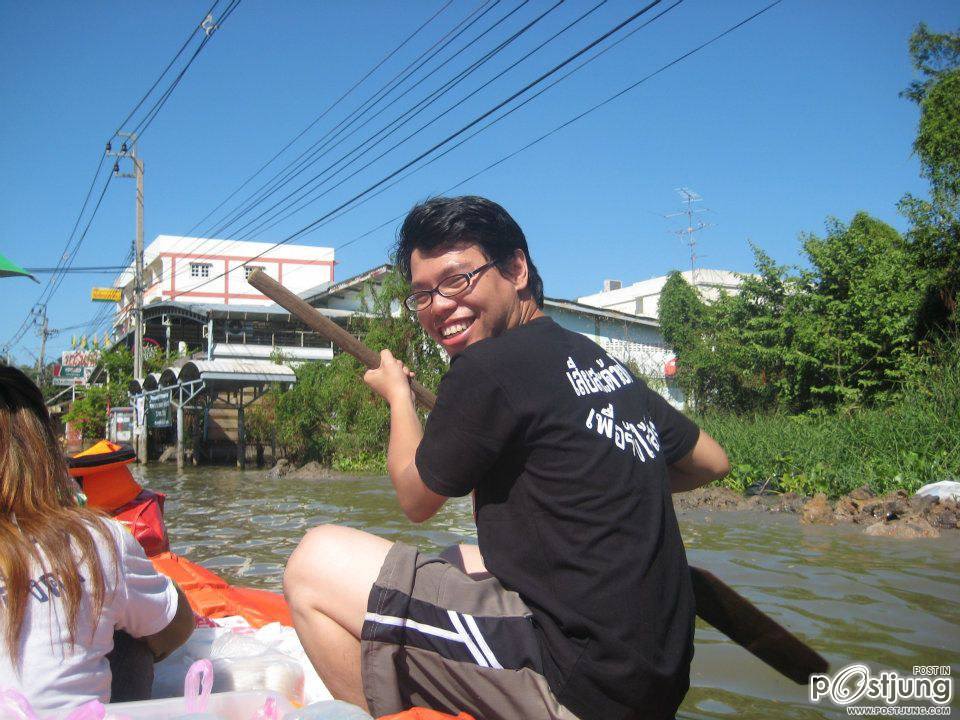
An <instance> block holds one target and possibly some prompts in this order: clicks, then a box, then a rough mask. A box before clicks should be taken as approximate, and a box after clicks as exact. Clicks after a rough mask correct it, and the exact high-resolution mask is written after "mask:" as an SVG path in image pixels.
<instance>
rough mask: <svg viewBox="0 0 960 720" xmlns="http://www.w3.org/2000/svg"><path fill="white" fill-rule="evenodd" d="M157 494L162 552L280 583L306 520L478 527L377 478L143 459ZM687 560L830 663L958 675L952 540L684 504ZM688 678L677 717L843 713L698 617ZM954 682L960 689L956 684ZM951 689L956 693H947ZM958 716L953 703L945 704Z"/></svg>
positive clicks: (451, 539)
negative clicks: (167, 545)
mask: <svg viewBox="0 0 960 720" xmlns="http://www.w3.org/2000/svg"><path fill="white" fill-rule="evenodd" d="M140 472H142V482H143V484H144V485H146V486H147V487H150V488H153V489H155V490H159V491H162V492H165V493H167V509H166V519H167V527H168V530H169V533H170V540H171V546H172V550H173V551H174V552H176V553H179V554H181V555H185V556H187V557H189V558H190V559H191V560H194V561H195V562H199V563H201V564H202V565H204V566H206V567H208V568H210V569H211V570H214V571H215V572H217V573H219V574H220V575H222V576H223V577H224V578H225V579H227V580H228V581H230V582H232V583H236V584H238V585H245V586H249V587H260V588H266V589H271V590H279V589H280V583H281V577H282V573H283V565H284V562H285V561H286V559H287V557H288V556H289V555H290V553H291V552H292V551H293V549H294V547H295V546H296V544H297V542H298V541H299V539H300V537H301V536H302V535H303V533H304V531H306V530H307V529H308V528H310V527H312V526H314V525H317V524H321V523H339V524H344V525H350V526H353V527H357V528H362V529H364V530H366V531H368V532H372V533H376V534H377V535H381V536H383V537H387V538H389V539H393V540H403V541H404V542H408V543H413V544H417V545H419V546H420V547H421V548H422V549H425V550H437V549H439V548H442V547H445V546H447V545H451V544H453V543H456V542H459V541H462V540H465V539H470V538H472V537H475V530H474V527H473V523H472V520H471V515H470V504H469V501H468V500H467V499H460V500H454V501H451V502H448V503H447V504H446V505H445V506H444V508H443V509H442V510H441V511H440V513H438V514H437V516H436V517H434V518H433V519H431V520H430V521H429V522H427V523H424V524H422V525H419V526H416V525H412V524H411V523H409V522H408V521H407V520H406V519H405V518H404V517H403V515H402V513H401V512H400V510H399V508H398V507H397V504H396V500H395V497H394V494H393V488H392V487H391V485H390V482H389V480H387V479H386V478H344V479H338V480H328V481H318V482H303V481H293V480H265V479H264V478H263V471H257V470H248V471H246V472H239V471H236V470H232V469H224V468H199V469H189V470H187V471H186V472H184V473H183V474H181V475H178V474H177V472H176V470H175V469H171V468H169V467H159V466H151V467H147V468H142V469H141V470H140ZM680 519H681V524H682V527H683V535H684V540H685V542H686V545H687V550H688V554H689V556H690V561H691V563H692V564H696V565H699V566H701V567H703V568H706V569H708V570H710V571H712V572H713V573H715V574H716V575H717V576H719V577H720V578H722V579H723V580H724V581H725V582H727V583H729V584H730V585H732V586H733V587H734V588H736V589H737V590H738V591H739V592H741V593H742V594H744V595H746V596H747V597H748V598H750V599H751V600H752V601H753V602H755V603H756V604H757V605H759V606H760V607H761V608H762V609H763V610H764V611H766V612H767V613H769V614H770V615H771V616H773V617H774V618H775V619H776V620H778V621H779V622H781V623H783V624H785V625H786V626H787V627H788V628H790V629H791V630H792V631H793V632H795V633H796V634H798V635H799V636H801V637H802V638H804V639H805V640H807V641H808V642H810V643H811V644H812V645H813V646H814V647H815V648H816V649H817V650H818V651H820V652H821V653H822V654H823V655H825V656H826V657H827V658H828V660H829V661H830V663H831V666H832V667H833V668H834V669H839V668H840V667H842V666H844V665H847V664H849V663H852V662H865V663H866V664H867V665H869V666H870V667H871V668H872V669H875V670H881V669H892V670H897V671H898V672H900V673H905V674H910V673H911V671H912V668H913V666H914V665H951V664H952V665H953V675H954V683H956V675H957V674H958V673H960V574H958V572H957V569H958V567H960V564H958V551H960V538H957V537H956V536H955V535H954V536H951V537H946V538H941V539H939V540H914V541H898V540H891V539H886V538H872V537H867V536H865V535H863V534H862V533H861V532H860V531H859V530H857V529H856V528H853V527H810V526H803V525H800V524H798V522H797V520H796V518H794V517H785V516H780V515H774V514H768V513H711V514H704V513H688V514H684V515H681V518H680ZM691 682H692V687H691V690H690V693H689V694H688V696H687V699H686V700H685V702H684V704H683V706H682V707H681V711H680V714H679V716H678V717H680V718H683V719H685V720H693V719H695V718H727V717H731V716H737V717H740V718H797V719H801V718H802V719H806V718H821V717H830V718H841V717H847V714H846V712H845V710H844V709H843V708H837V707H833V708H829V707H827V706H821V705H813V704H811V703H810V702H809V701H808V699H807V695H806V689H805V688H801V687H800V686H797V685H794V684H793V683H791V682H790V681H789V680H786V679H784V678H782V677H780V676H779V675H778V674H777V673H775V672H774V671H773V670H771V669H769V668H768V667H766V666H765V665H764V664H762V663H761V662H760V661H759V660H756V659H755V658H754V657H753V656H752V655H750V654H748V653H747V652H746V651H744V650H742V649H741V648H739V647H738V646H736V645H734V644H733V643H731V642H730V641H729V640H727V639H726V638H724V636H722V635H721V634H720V633H718V632H717V631H715V630H713V629H712V628H711V627H709V626H707V625H703V624H698V628H697V649H696V659H695V661H694V666H693V672H692V678H691ZM958 694H960V688H958V689H957V691H956V692H955V696H956V695H958ZM957 702H958V699H957V698H956V697H955V698H954V704H956V703H957ZM954 716H955V717H960V710H958V709H957V708H955V709H954Z"/></svg>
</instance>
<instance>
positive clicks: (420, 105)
mask: <svg viewBox="0 0 960 720" xmlns="http://www.w3.org/2000/svg"><path fill="white" fill-rule="evenodd" d="M605 2H606V0H601V2H599V3H597V4H596V5H594V6H593V7H592V8H590V9H588V10H587V11H586V12H584V13H582V14H581V15H580V16H579V17H577V18H576V19H574V20H573V21H571V22H570V23H568V24H567V25H566V26H565V27H563V28H562V29H561V30H559V31H557V32H555V33H554V34H553V35H551V36H550V37H549V38H547V39H546V40H545V41H543V42H541V43H540V44H539V45H537V46H536V47H535V48H533V49H532V50H530V51H528V52H527V53H525V54H524V55H523V56H522V57H521V58H520V59H519V60H516V61H514V62H513V63H512V64H510V65H509V66H508V67H506V68H505V69H504V70H502V71H500V72H499V73H497V74H496V75H495V76H494V77H493V78H491V79H490V80H487V81H486V82H485V83H483V84H482V85H481V86H480V87H478V88H476V89H475V90H474V91H472V92H471V93H469V94H468V95H466V96H464V97H463V98H461V99H460V100H459V101H457V102H456V103H454V104H453V105H451V106H450V107H448V108H447V109H446V110H445V111H444V112H443V113H441V114H440V115H439V116H436V117H435V118H434V119H433V120H431V121H430V122H428V123H426V124H424V125H422V126H421V127H420V128H418V129H417V130H416V131H415V132H414V133H412V134H410V135H408V136H407V137H406V138H404V140H402V141H400V142H399V143H396V144H394V145H393V146H392V147H391V148H390V149H389V150H387V151H386V152H384V153H381V155H380V156H378V157H377V158H376V159H375V160H374V161H371V162H368V163H367V164H366V165H364V166H363V167H362V168H360V170H358V171H356V172H354V173H352V174H351V175H350V176H349V177H348V178H346V179H344V180H343V181H341V182H340V183H338V184H337V185H335V186H334V187H333V188H330V189H329V190H327V191H325V192H323V193H321V194H320V195H319V196H317V197H314V198H312V199H310V200H308V201H307V202H306V203H303V204H302V205H300V207H298V208H295V209H294V210H292V211H290V212H287V213H286V214H285V215H284V216H283V217H280V218H279V219H276V218H277V217H278V215H280V214H281V213H283V212H284V211H285V210H286V209H287V208H289V207H291V205H292V204H295V203H297V202H298V201H299V200H300V199H301V198H302V197H303V196H301V198H293V200H292V202H290V201H289V198H291V197H292V196H293V195H294V194H295V193H296V192H298V191H300V190H302V189H303V188H304V187H306V185H307V184H309V183H310V182H312V181H313V180H316V179H317V178H318V177H320V175H322V174H323V173H324V172H326V170H325V171H322V172H321V173H320V174H319V175H317V176H315V177H314V178H312V179H311V181H308V183H305V184H304V185H301V186H300V188H298V190H295V191H294V192H293V193H291V194H290V195H288V196H287V199H281V200H280V201H278V202H277V203H275V204H274V205H273V206H271V207H270V208H268V209H267V210H266V211H264V212H262V213H260V215H258V216H257V217H256V218H254V219H253V220H252V221H250V222H248V223H247V224H246V225H244V226H243V227H242V228H240V231H243V230H245V229H247V228H249V226H250V224H251V222H254V221H256V220H257V219H259V218H261V217H263V215H264V214H266V213H268V212H270V211H271V210H273V209H275V208H277V207H279V206H280V205H281V204H283V203H285V202H290V204H288V205H287V208H282V209H280V210H279V211H277V212H275V213H274V214H273V216H272V217H271V218H268V219H267V220H265V221H264V222H262V223H261V224H260V225H259V226H258V227H257V228H254V229H253V230H251V231H250V232H248V233H247V234H246V235H245V236H243V237H241V238H239V239H240V240H244V239H250V238H251V237H253V236H254V235H255V234H256V233H257V232H260V231H263V230H265V229H269V228H270V227H274V226H275V225H277V224H278V223H279V222H282V221H283V220H285V219H286V218H288V217H290V216H292V215H293V214H296V212H299V211H300V210H301V209H302V208H304V207H306V206H307V205H309V204H311V203H312V202H315V201H316V200H317V199H319V198H320V197H323V196H324V195H326V194H328V193H329V192H330V191H332V190H333V189H335V188H336V187H339V186H341V185H343V184H344V182H346V181H347V180H349V179H350V178H352V177H354V176H355V175H356V174H357V173H358V172H360V171H362V170H363V169H365V168H366V167H369V166H370V165H371V164H372V163H373V162H376V160H379V159H381V158H382V157H383V156H384V155H386V154H387V153H389V152H390V151H392V150H393V149H396V148H397V147H399V146H400V145H401V144H402V143H403V142H406V141H407V140H409V139H410V138H412V137H413V136H414V135H416V134H417V133H419V132H421V131H422V130H424V129H425V128H426V127H428V126H429V125H430V124H432V123H433V122H436V121H437V120H438V119H439V118H440V117H442V116H443V115H445V114H446V113H448V112H450V111H451V110H452V109H454V108H455V107H457V106H458V105H461V104H462V103H463V102H465V101H466V100H467V99H468V98H470V97H472V96H474V95H476V94H477V93H478V92H480V91H481V90H483V89H484V88H486V87H487V86H489V85H490V84H491V83H492V82H494V81H495V80H497V79H499V78H500V77H502V76H503V75H504V74H506V73H507V72H508V71H509V70H511V69H513V68H515V67H516V66H517V65H519V64H520V63H521V62H523V61H524V60H526V59H527V58H529V57H530V56H531V55H533V54H534V53H536V52H538V51H539V50H541V49H542V48H543V47H545V46H546V45H548V44H549V43H551V42H552V41H553V40H555V39H556V38H557V37H559V36H560V35H562V34H563V33H565V32H566V31H568V30H569V29H571V28H572V27H574V26H575V25H576V24H578V23H579V22H581V21H582V20H584V19H585V18H586V17H587V16H589V15H590V14H592V13H593V12H595V11H596V10H597V9H598V8H600V7H601V6H602V5H603V4H605ZM524 4H525V3H521V4H520V5H518V6H517V7H516V8H514V10H512V11H511V12H510V13H508V14H507V15H505V16H503V17H502V18H500V20H498V21H497V22H495V23H494V24H493V25H492V26H490V27H489V28H487V30H485V31H484V32H483V33H481V34H480V35H479V36H477V37H476V38H474V39H473V40H471V41H470V42H469V43H468V46H469V45H471V44H473V43H475V42H476V40H478V39H479V38H481V37H483V36H484V35H486V34H487V33H489V32H490V30H492V29H493V28H494V27H496V26H497V25H498V24H500V23H502V22H503V21H504V20H505V19H506V18H507V17H509V16H510V15H512V14H513V13H515V12H516V11H517V10H519V9H520V8H521V7H522V6H523V5H524ZM560 4H561V3H560V2H558V3H556V4H554V5H553V6H552V7H550V8H549V9H547V10H546V11H544V12H542V13H540V15H538V16H537V17H535V18H534V19H533V20H531V21H530V22H528V23H527V24H526V25H524V26H523V27H522V28H521V29H519V30H517V31H515V32H514V33H513V34H512V35H510V36H509V37H508V38H507V39H505V40H503V41H501V42H500V43H499V44H498V45H497V46H495V47H494V48H493V49H492V50H490V51H488V52H487V53H485V54H484V55H483V56H482V57H481V58H480V59H479V60H477V61H475V62H474V63H472V64H471V65H469V66H468V67H467V68H465V69H464V70H461V71H460V72H459V73H458V74H457V75H456V76H455V77H454V78H452V79H451V80H448V81H447V83H445V84H444V85H442V86H441V87H440V88H438V89H436V90H434V91H433V92H432V93H431V94H430V95H427V96H426V97H425V98H423V99H422V100H420V101H418V102H417V103H415V104H414V105H413V106H412V108H411V109H410V110H408V111H406V113H404V114H402V115H401V116H399V118H396V119H395V120H394V121H393V122H392V123H390V124H388V125H387V126H385V127H384V128H382V129H381V130H380V131H378V133H375V134H374V135H372V136H370V137H369V138H368V139H367V140H366V141H364V143H361V144H360V145H358V146H356V147H355V148H354V149H353V150H351V151H350V152H348V153H347V154H345V155H344V156H342V157H341V158H340V159H339V160H338V161H336V162H340V161H342V160H343V159H344V158H347V157H348V156H349V155H350V154H351V153H352V152H354V151H356V150H357V149H358V148H362V147H363V145H364V144H365V143H367V142H369V141H370V140H372V139H375V138H376V137H377V135H378V134H380V133H382V132H383V131H384V130H386V129H388V128H389V127H390V125H391V124H394V123H396V122H397V120H400V119H402V118H403V117H404V116H405V115H409V113H410V112H411V110H414V111H415V112H414V113H413V115H410V116H409V117H408V119H407V120H404V121H403V123H401V125H400V126H402V125H403V124H405V123H406V122H407V121H408V120H409V119H412V118H413V117H415V116H416V115H417V114H419V113H420V112H422V111H423V110H425V109H426V108H427V107H429V105H430V104H432V102H433V101H435V100H436V99H439V97H442V95H443V94H445V92H446V91H447V90H448V89H452V88H453V87H454V86H456V84H458V83H459V81H460V80H462V79H464V78H466V77H467V76H469V74H471V73H472V72H473V71H474V70H476V69H477V68H479V67H480V66H482V64H483V63H485V62H486V61H487V60H489V59H490V58H492V57H494V56H495V55H496V54H497V53H499V52H500V51H502V50H503V49H504V48H505V47H507V46H508V45H509V44H510V43H512V42H513V41H514V40H516V39H517V38H518V37H520V36H521V35H522V34H524V33H525V32H527V31H528V30H530V28H532V27H533V26H534V25H535V24H536V23H537V22H539V21H540V20H542V19H543V18H544V17H545V16H546V15H547V14H549V13H550V12H552V11H554V10H555V9H556V8H557V7H558V6H559V5H560ZM460 52H462V49H461V51H458V53H457V54H459V53H460ZM454 57H455V56H454ZM448 61H449V59H448ZM448 61H445V62H444V64H446V62H448ZM421 82H422V80H421ZM418 84H419V83H418ZM409 89H410V88H408V91H409ZM431 98H432V99H431ZM395 100H396V99H395ZM428 100H429V102H426V101H428ZM391 104H392V103H391ZM381 112H382V110H381ZM378 114H379V113H378ZM364 124H366V123H364ZM400 126H398V128H399V127H400ZM398 128H395V130H396V129H398ZM395 130H393V131H391V132H390V133H388V134H387V135H386V136H385V137H383V138H381V141H382V140H383V139H386V137H389V135H390V134H392V133H393V132H395ZM379 142H380V141H378V142H376V143H374V145H372V146H371V147H370V148H368V149H367V150H365V151H364V152H363V153H361V155H359V156H357V157H355V158H353V160H350V162H348V163H347V165H344V166H343V167H341V168H339V169H338V170H336V171H335V172H334V174H333V175H332V176H331V177H328V178H327V180H329V179H331V178H332V177H333V176H335V175H336V173H338V172H340V171H342V170H343V169H345V168H346V167H348V166H349V164H350V163H352V162H354V161H355V160H357V159H359V157H362V155H363V154H365V153H366V152H367V151H369V150H370V149H372V148H373V147H376V145H377V144H379ZM336 162H335V163H334V165H335V164H336ZM332 167H333V165H331V166H328V168H327V170H329V169H330V168H332ZM324 182H326V180H325V181H324ZM321 185H322V183H321ZM310 192H312V191H307V193H306V194H309V193H310ZM271 220H272V222H271ZM267 223H269V224H267ZM223 242H230V241H223ZM221 246H222V245H221ZM209 252H212V250H211V251H209ZM233 270H235V268H234V269H233ZM233 270H231V271H233ZM186 272H187V269H186V267H185V268H184V270H183V271H182V273H183V274H184V275H185V273H186ZM179 274H180V273H178V275H179Z"/></svg>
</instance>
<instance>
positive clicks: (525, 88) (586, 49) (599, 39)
mask: <svg viewBox="0 0 960 720" xmlns="http://www.w3.org/2000/svg"><path fill="white" fill-rule="evenodd" d="M662 1H663V0H652V2H650V3H648V4H647V5H645V6H644V7H643V8H641V9H640V10H638V11H637V12H635V13H633V14H631V15H630V16H629V17H627V18H626V19H625V20H623V21H621V22H620V23H618V24H617V25H615V26H614V27H612V28H611V29H610V30H608V31H607V32H605V33H603V34H602V35H600V36H598V37H597V38H595V39H594V40H592V41H591V42H590V43H588V44H587V45H585V46H584V47H582V48H580V49H579V50H577V51H576V52H575V53H573V54H572V55H570V56H569V57H567V58H566V59H565V60H563V61H561V62H560V63H558V64H557V65H555V66H554V67H552V68H551V69H550V70H547V71H546V72H544V73H542V74H541V75H540V76H538V77H537V78H536V79H534V80H532V81H530V82H529V83H527V84H526V85H524V86H523V87H522V88H520V89H519V90H517V91H516V92H514V93H513V94H512V95H510V96H509V97H507V98H506V99H504V100H502V101H501V102H499V103H497V104H496V105H495V106H493V107H492V108H490V109H489V110H487V111H486V112H484V113H482V114H480V115H478V116H477V117H476V118H474V119H473V120H471V121H470V122H469V123H467V124H466V125H464V126H463V127H461V128H460V129H459V130H456V131H455V132H453V133H451V134H450V135H448V136H447V137H446V138H444V139H443V140H441V141H440V142H438V143H436V144H434V145H432V146H431V147H430V148H428V149H427V150H425V151H423V152H422V153H420V154H419V155H418V156H417V157H415V158H413V159H412V160H410V161H408V162H407V163H405V164H404V165H402V166H400V167H399V168H397V169H396V170H394V171H393V172H391V173H389V174H388V175H386V176H384V177H382V178H381V179H380V180H378V181H376V182H375V183H373V184H372V185H370V186H369V187H367V188H366V189H364V190H362V191H361V192H359V193H357V194H356V195H354V196H353V197H351V198H350V199H348V200H346V201H345V202H343V203H341V204H340V205H338V206H337V207H335V208H333V210H330V211H329V212H327V213H325V214H324V215H322V216H321V217H319V218H317V219H316V220H314V221H313V222H311V223H309V224H307V225H305V226H304V227H302V228H300V229H299V230H297V231H296V232H294V233H291V234H290V235H288V236H287V237H285V238H284V239H283V240H280V241H279V242H277V243H274V244H273V245H272V246H271V247H270V248H268V249H267V250H264V251H263V252H261V253H259V254H257V255H256V256H254V257H252V258H250V259H249V260H246V261H244V262H243V263H241V266H245V265H247V264H248V263H250V262H253V261H254V260H256V259H258V258H261V257H263V256H264V255H266V254H267V253H268V252H270V251H271V250H273V249H275V248H277V247H280V246H281V245H285V244H286V243H288V242H290V241H291V240H294V239H296V238H297V237H300V236H301V235H303V234H305V233H307V232H309V231H310V230H312V229H313V228H314V227H316V226H317V225H319V224H320V223H322V222H323V221H324V220H326V219H328V218H329V217H331V216H333V215H335V214H336V213H337V212H339V211H340V210H342V209H344V208H345V207H347V206H349V205H351V204H353V203H354V202H355V201H357V200H359V199H360V198H362V197H364V196H365V195H368V194H370V193H371V192H373V191H374V190H376V189H377V188H379V187H380V186H381V185H385V184H386V183H387V182H389V181H390V180H392V179H393V178H395V177H397V176H398V175H400V174H401V173H403V172H404V171H405V170H407V169H408V168H410V167H412V166H413V165H415V164H416V163H418V162H419V161H420V160H423V159H424V158H426V157H427V156H429V155H430V154H432V153H433V152H434V151H435V150H437V149H439V148H441V147H443V146H444V145H446V144H447V143H449V142H450V141H452V140H454V139H456V138H457V137H459V136H460V135H462V134H463V133H465V132H467V131H468V130H469V129H470V128H472V127H474V126H476V125H478V124H479V123H481V122H483V120H485V119H486V118H488V117H490V115H492V114H493V113H495V112H497V111H498V110H500V109H501V108H503V107H504V106H506V105H507V104H509V103H510V102H512V101H513V100H515V99H516V98H518V97H519V96H521V95H523V94H524V93H525V92H527V91H528V90H530V89H531V88H533V87H536V86H537V85H538V84H540V83H541V82H543V81H544V80H545V79H546V78H548V77H550V76H551V75H553V74H555V73H557V72H558V71H559V70H561V69H563V68H564V67H566V66H567V65H569V64H570V63H571V62H573V61H574V60H576V59H577V58H578V57H580V56H581V55H583V54H584V53H586V52H589V51H590V50H591V49H592V48H594V47H596V46H597V45H598V44H600V43H601V42H603V41H604V40H606V39H607V38H609V37H610V36H611V35H613V34H614V33H616V32H618V31H619V30H621V29H623V28H624V27H625V26H627V25H629V24H630V23H631V22H633V21H634V20H636V19H637V18H639V17H640V16H641V15H643V14H645V13H647V12H648V11H649V10H650V9H651V8H653V7H656V6H657V5H659V4H660V3H661V2H662ZM225 274H226V273H222V274H220V275H216V276H214V277H212V278H210V279H209V280H207V281H206V282H204V283H201V284H200V285H198V286H196V287H194V288H192V290H196V289H197V288H198V287H203V286H205V285H208V284H209V283H211V282H213V281H214V280H218V279H220V278H222V277H223V276H224V275H225Z"/></svg>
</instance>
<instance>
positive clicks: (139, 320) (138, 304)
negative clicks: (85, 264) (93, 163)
mask: <svg viewBox="0 0 960 720" xmlns="http://www.w3.org/2000/svg"><path fill="white" fill-rule="evenodd" d="M117 134H118V135H119V136H120V137H125V138H127V139H129V141H130V145H129V147H128V146H127V142H126V141H124V142H123V143H122V144H121V145H120V150H119V151H117V152H114V151H113V149H112V147H111V145H110V143H107V155H111V156H115V157H116V158H117V160H116V162H114V164H113V174H114V175H115V176H117V177H123V178H133V179H134V180H136V184H137V198H136V201H137V234H136V245H135V247H134V254H133V255H134V261H133V262H134V281H133V282H134V301H133V327H134V331H133V375H134V377H135V378H136V379H137V380H142V379H143V160H141V159H140V158H139V157H138V156H137V135H136V133H117ZM125 157H126V158H130V160H131V161H132V162H133V173H132V174H131V173H121V172H120V158H125ZM135 414H136V413H135ZM138 429H139V432H135V436H136V439H137V458H138V459H139V460H140V462H142V463H145V462H146V461H147V428H146V416H144V425H143V426H142V427H139V428H138Z"/></svg>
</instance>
